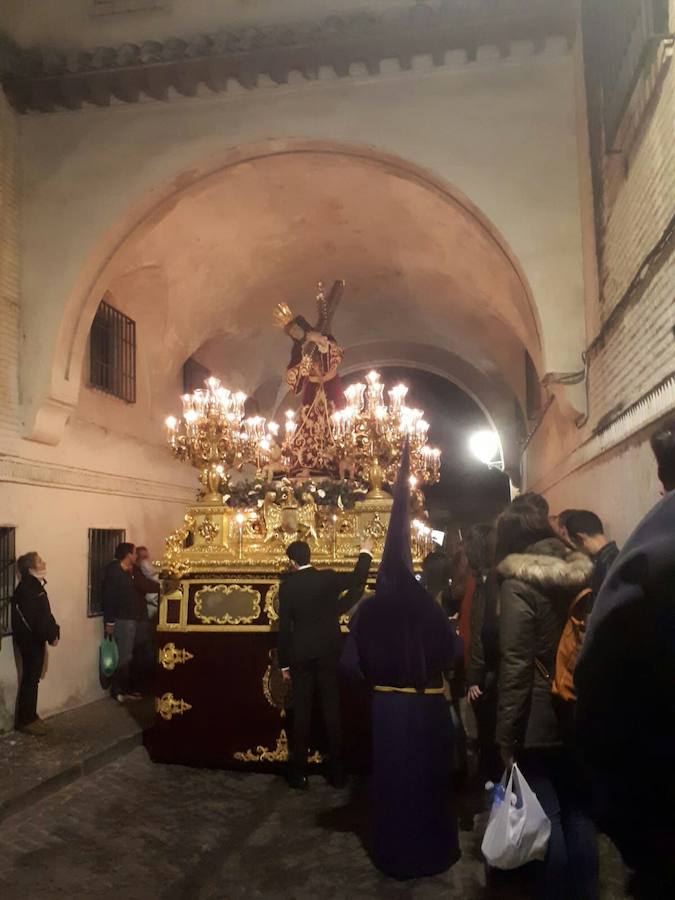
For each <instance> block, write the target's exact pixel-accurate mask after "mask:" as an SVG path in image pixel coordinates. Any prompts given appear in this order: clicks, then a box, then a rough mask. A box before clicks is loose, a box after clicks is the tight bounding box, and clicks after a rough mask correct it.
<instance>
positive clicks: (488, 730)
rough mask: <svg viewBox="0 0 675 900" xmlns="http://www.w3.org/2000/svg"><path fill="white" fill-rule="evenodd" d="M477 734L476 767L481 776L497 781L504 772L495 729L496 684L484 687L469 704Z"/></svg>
mask: <svg viewBox="0 0 675 900" xmlns="http://www.w3.org/2000/svg"><path fill="white" fill-rule="evenodd" d="M471 708H472V710H473V714H474V717H475V719H476V731H477V736H478V768H479V772H480V775H481V777H482V778H485V779H489V780H490V781H494V782H498V781H499V780H500V778H501V777H502V774H503V772H504V764H503V763H502V759H501V755H500V753H499V747H498V746H497V742H496V740H495V734H496V731H497V685H496V684H495V685H494V686H493V687H490V688H486V689H485V691H484V692H483V695H482V696H481V697H479V698H478V700H476V701H474V702H473V703H472V704H471Z"/></svg>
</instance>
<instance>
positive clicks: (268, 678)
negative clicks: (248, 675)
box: [262, 650, 291, 718]
mask: <svg viewBox="0 0 675 900" xmlns="http://www.w3.org/2000/svg"><path fill="white" fill-rule="evenodd" d="M269 658H270V664H269V666H268V667H267V668H266V669H265V674H264V675H263V678H262V689H263V694H264V695H265V700H267V702H268V703H269V705H270V706H273V707H274V708H275V709H278V710H280V711H281V712H280V715H281V717H282V718H284V717H285V716H286V707H287V706H290V703H291V699H290V698H291V686H290V684H289V682H287V681H284V679H283V676H282V674H281V671H280V669H279V664H278V662H277V651H276V650H270V653H269Z"/></svg>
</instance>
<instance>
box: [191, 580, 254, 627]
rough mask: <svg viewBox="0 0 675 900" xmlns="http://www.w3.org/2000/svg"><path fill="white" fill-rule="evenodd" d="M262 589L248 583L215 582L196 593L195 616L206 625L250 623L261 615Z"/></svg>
mask: <svg viewBox="0 0 675 900" xmlns="http://www.w3.org/2000/svg"><path fill="white" fill-rule="evenodd" d="M260 600H261V597H260V591H256V590H254V589H253V588H252V587H249V586H248V585H241V584H214V585H209V586H208V587H203V588H201V589H200V590H198V591H197V592H196V594H195V602H194V613H195V617H196V618H197V619H199V621H200V622H201V623H202V624H204V625H209V624H211V625H250V624H251V623H252V622H255V620H256V619H257V618H258V617H259V616H260Z"/></svg>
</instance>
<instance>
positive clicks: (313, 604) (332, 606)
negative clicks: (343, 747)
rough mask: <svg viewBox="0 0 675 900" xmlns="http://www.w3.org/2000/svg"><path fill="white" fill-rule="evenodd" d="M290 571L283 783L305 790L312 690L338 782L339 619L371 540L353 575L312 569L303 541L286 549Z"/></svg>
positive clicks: (283, 631)
mask: <svg viewBox="0 0 675 900" xmlns="http://www.w3.org/2000/svg"><path fill="white" fill-rule="evenodd" d="M286 555H287V556H288V558H289V560H290V561H291V567H292V572H291V573H290V574H289V575H288V576H287V577H286V578H285V580H284V581H283V582H282V585H281V588H280V590H279V666H280V667H281V671H282V674H283V677H284V679H285V680H287V681H289V680H290V681H292V683H293V733H292V738H291V747H290V751H291V752H290V765H289V770H288V783H289V784H290V786H291V787H293V788H297V789H299V790H307V787H308V783H307V777H306V775H305V768H306V766H307V748H308V746H309V739H310V725H311V714H312V702H313V699H314V691H315V690H316V691H318V695H319V702H320V705H321V712H322V715H323V721H324V726H325V729H326V737H327V741H328V749H329V754H330V760H329V770H328V774H329V781H330V782H331V784H333V785H334V786H335V787H339V786H341V785H342V784H343V783H344V776H343V774H342V769H341V764H340V743H341V741H340V694H339V687H338V660H339V657H340V616H341V615H343V614H344V613H345V612H346V611H347V610H348V609H349V608H350V607H351V606H353V605H354V602H355V601H356V600H357V599H358V594H359V592H360V591H362V590H363V588H364V587H365V584H366V580H367V578H368V572H369V571H370V563H371V559H372V540H371V539H370V538H367V539H366V540H365V541H364V542H363V545H362V547H361V552H360V554H359V558H358V561H357V563H356V566H355V568H354V571H353V572H345V573H338V572H335V571H333V570H332V569H315V568H314V566H312V565H311V562H310V560H311V552H310V549H309V545H308V544H307V543H305V541H294V542H293V543H292V544H290V546H289V547H288V549H287V550H286Z"/></svg>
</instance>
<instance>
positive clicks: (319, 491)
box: [317, 490, 326, 497]
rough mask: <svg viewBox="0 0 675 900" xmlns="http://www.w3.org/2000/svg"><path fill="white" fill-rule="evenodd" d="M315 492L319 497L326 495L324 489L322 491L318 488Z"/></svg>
mask: <svg viewBox="0 0 675 900" xmlns="http://www.w3.org/2000/svg"><path fill="white" fill-rule="evenodd" d="M317 494H318V495H319V497H325V496H326V492H325V491H322V490H318V491H317Z"/></svg>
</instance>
